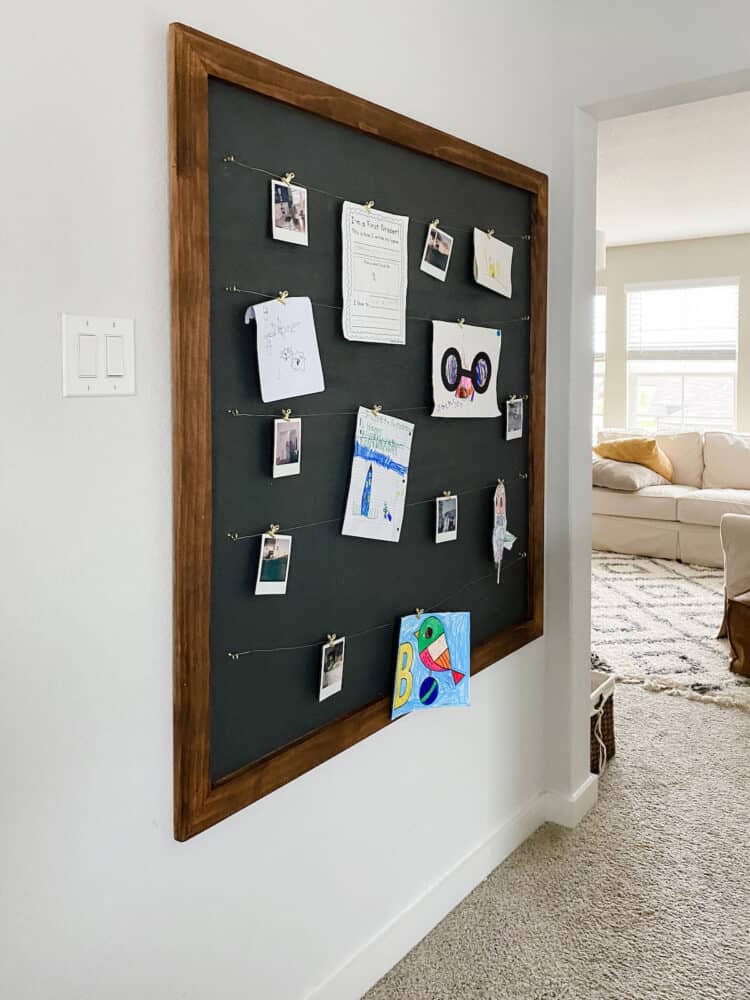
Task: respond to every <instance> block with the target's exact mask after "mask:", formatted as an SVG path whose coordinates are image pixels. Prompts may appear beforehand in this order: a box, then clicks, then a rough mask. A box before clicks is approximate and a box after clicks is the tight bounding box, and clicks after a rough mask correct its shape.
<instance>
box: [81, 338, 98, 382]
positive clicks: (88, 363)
mask: <svg viewBox="0 0 750 1000" xmlns="http://www.w3.org/2000/svg"><path fill="white" fill-rule="evenodd" d="M96 367H97V366H96V337H95V336H94V334H93V333H80V334H79V335H78V377H79V378H96Z"/></svg>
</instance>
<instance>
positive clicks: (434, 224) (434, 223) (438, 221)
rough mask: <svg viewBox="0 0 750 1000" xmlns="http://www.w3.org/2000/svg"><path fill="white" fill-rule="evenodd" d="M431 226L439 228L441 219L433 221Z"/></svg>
mask: <svg viewBox="0 0 750 1000" xmlns="http://www.w3.org/2000/svg"><path fill="white" fill-rule="evenodd" d="M430 225H431V226H439V225H440V219H433V220H432V222H431V223H430Z"/></svg>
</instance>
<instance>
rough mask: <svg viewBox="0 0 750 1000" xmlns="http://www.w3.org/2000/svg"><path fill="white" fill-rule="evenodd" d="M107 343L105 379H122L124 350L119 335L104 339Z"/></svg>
mask: <svg viewBox="0 0 750 1000" xmlns="http://www.w3.org/2000/svg"><path fill="white" fill-rule="evenodd" d="M105 340H106V342H107V377H108V378H122V377H123V376H124V375H125V349H124V347H123V343H122V337H120V336H119V335H115V336H110V335H109V334H107V336H106V338H105Z"/></svg>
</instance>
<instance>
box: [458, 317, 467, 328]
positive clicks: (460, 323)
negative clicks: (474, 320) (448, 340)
mask: <svg viewBox="0 0 750 1000" xmlns="http://www.w3.org/2000/svg"><path fill="white" fill-rule="evenodd" d="M465 322H466V317H465V316H461V317H460V318H459V320H458V325H459V326H460V327H461V329H462V330H463V328H464V323H465Z"/></svg>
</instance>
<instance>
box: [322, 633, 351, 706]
mask: <svg viewBox="0 0 750 1000" xmlns="http://www.w3.org/2000/svg"><path fill="white" fill-rule="evenodd" d="M344 643H345V639H343V638H341V639H336V640H335V641H334V642H332V643H331V642H327V643H326V644H325V646H323V649H322V652H321V656H320V693H319V695H318V701H324V700H325V699H326V698H330V696H331V695H332V694H337V693H338V692H339V691H340V690H341V688H342V686H343V683H344Z"/></svg>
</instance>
